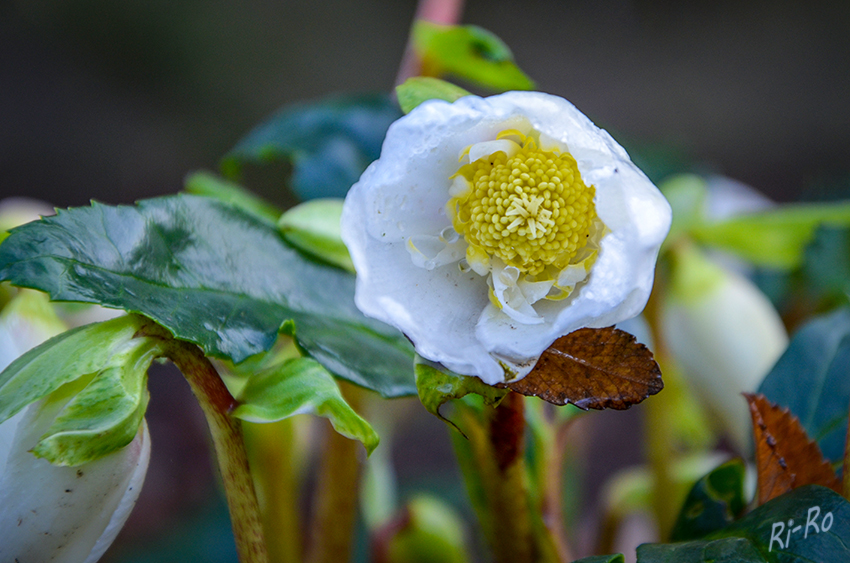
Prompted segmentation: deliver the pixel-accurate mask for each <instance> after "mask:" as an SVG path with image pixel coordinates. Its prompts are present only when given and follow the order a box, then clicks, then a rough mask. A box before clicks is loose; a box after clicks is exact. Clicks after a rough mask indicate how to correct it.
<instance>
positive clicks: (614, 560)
mask: <svg viewBox="0 0 850 563" xmlns="http://www.w3.org/2000/svg"><path fill="white" fill-rule="evenodd" d="M625 561H626V558H625V557H623V554H622V553H617V554H615V555H591V556H590V557H582V558H581V559H576V560H575V561H573V563H625Z"/></svg>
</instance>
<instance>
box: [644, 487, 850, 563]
mask: <svg viewBox="0 0 850 563" xmlns="http://www.w3.org/2000/svg"><path fill="white" fill-rule="evenodd" d="M798 526H799V528H798ZM789 531H790V533H789ZM637 555H638V563H661V562H669V563H702V562H705V563H720V562H724V563H738V562H758V563H765V562H769V563H786V562H788V563H790V562H796V561H799V562H801V563H803V562H814V561H824V562H826V561H830V562H832V561H850V503H848V502H847V501H846V500H845V499H844V498H843V497H842V496H841V495H838V494H836V493H835V492H833V491H831V490H829V489H827V488H825V487H820V486H817V485H809V486H805V487H800V488H799V489H795V490H794V491H792V492H790V493H788V494H786V495H782V496H780V497H777V498H775V499H773V500H772V501H770V502H768V503H766V504H764V505H762V506H760V507H759V508H757V509H756V510H754V511H753V512H751V513H750V514H748V515H747V516H745V517H744V518H742V519H740V520H738V521H737V522H736V523H735V524H733V525H731V526H729V527H728V528H725V529H724V530H721V531H720V532H717V533H715V534H713V535H712V536H709V538H707V539H705V540H697V541H690V542H684V543H674V544H666V545H664V544H652V545H650V544H646V545H642V546H640V547H638V550H637Z"/></svg>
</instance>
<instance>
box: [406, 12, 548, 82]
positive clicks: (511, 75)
mask: <svg viewBox="0 0 850 563" xmlns="http://www.w3.org/2000/svg"><path fill="white" fill-rule="evenodd" d="M413 45H414V48H415V50H416V53H417V54H418V55H419V58H420V59H421V60H422V74H423V75H424V76H434V77H440V76H443V75H444V74H452V75H454V76H457V77H460V78H463V79H465V80H469V81H471V82H474V83H476V84H478V85H479V86H483V87H485V88H488V89H490V90H494V91H499V92H503V91H506V90H531V89H533V88H534V82H532V81H531V79H530V78H528V76H526V75H525V73H523V72H522V71H521V70H520V69H519V67H518V66H517V65H516V63H514V60H513V53H511V50H510V49H509V48H508V46H507V45H506V44H505V43H504V42H503V41H502V40H501V39H499V38H498V37H496V35H494V34H493V33H491V32H489V31H487V30H485V29H482V28H480V27H477V26H474V25H453V26H452V25H439V24H435V23H432V22H429V21H425V20H418V21H417V22H416V23H414V25H413Z"/></svg>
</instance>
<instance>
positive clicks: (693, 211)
mask: <svg viewBox="0 0 850 563" xmlns="http://www.w3.org/2000/svg"><path fill="white" fill-rule="evenodd" d="M658 189H659V190H661V193H662V194H664V197H665V198H666V199H667V202H668V203H670V207H671V208H672V210H673V222H672V223H671V225H670V234H669V235H667V238H666V239H665V240H664V243H663V245H662V248H667V247H669V246H670V245H671V244H673V243H675V242H676V241H677V240H678V239H679V237H681V236H682V235H686V234H687V233H688V232H690V231H691V230H693V229H694V228H696V227H698V226H699V225H701V224H702V223H703V222H704V218H703V210H704V208H705V201H706V195H707V194H708V188H707V184H706V181H705V179H703V178H702V177H700V176H697V175H695V174H679V175H676V176H673V177H672V178H669V179H667V180H665V181H664V182H663V183H662V184H660V185H659V186H658ZM662 252H663V250H662Z"/></svg>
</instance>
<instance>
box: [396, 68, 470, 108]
mask: <svg viewBox="0 0 850 563" xmlns="http://www.w3.org/2000/svg"><path fill="white" fill-rule="evenodd" d="M395 93H396V97H397V98H398V105H399V106H401V111H403V112H404V113H410V112H411V111H413V108H415V107H416V106H418V105H419V104H421V103H422V102H424V101H427V100H443V101H446V102H449V103H451V102H454V101H455V100H459V99H461V98H462V97H464V96H469V95H470V93H469V92H467V91H466V90H464V89H463V88H461V87H460V86H455V85H454V84H452V83H450V82H446V81H445V80H440V79H439V78H434V77H431V76H417V77H414V78H408V79H407V80H406V81H405V82H404V84H399V85H398V86H396V88H395Z"/></svg>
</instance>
